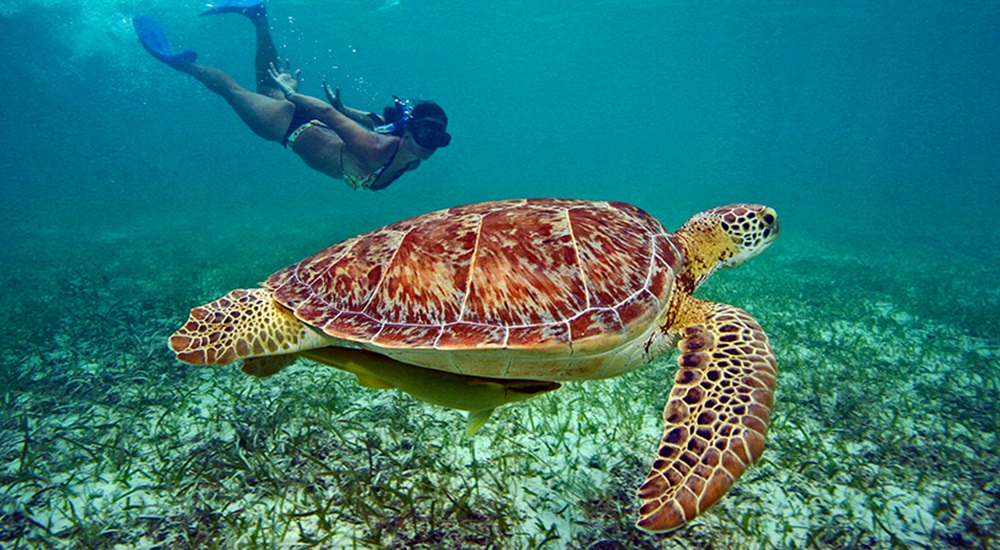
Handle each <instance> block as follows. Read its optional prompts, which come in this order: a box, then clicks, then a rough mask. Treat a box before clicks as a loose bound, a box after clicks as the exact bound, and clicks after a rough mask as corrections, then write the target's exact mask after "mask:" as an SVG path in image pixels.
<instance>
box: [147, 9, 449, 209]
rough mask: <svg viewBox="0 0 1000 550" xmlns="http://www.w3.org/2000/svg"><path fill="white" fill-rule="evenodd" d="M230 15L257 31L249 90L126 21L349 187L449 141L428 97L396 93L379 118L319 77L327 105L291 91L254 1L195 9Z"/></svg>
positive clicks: (384, 181) (155, 29) (253, 125)
mask: <svg viewBox="0 0 1000 550" xmlns="http://www.w3.org/2000/svg"><path fill="white" fill-rule="evenodd" d="M220 13H238V14H241V15H244V16H246V17H247V18H248V19H250V21H251V22H252V23H253V25H254V28H256V30H257V56H256V60H255V68H256V80H257V91H256V92H253V91H250V90H248V89H246V88H244V87H242V86H240V85H239V83H237V82H236V80H235V79H234V78H233V77H231V76H229V75H228V74H226V73H225V72H223V71H221V70H219V69H215V68H212V67H206V66H204V65H199V64H198V63H195V60H196V59H197V54H196V53H195V52H194V51H192V50H183V51H180V52H178V51H175V50H173V49H172V48H171V47H170V44H169V43H168V42H167V37H166V33H165V32H164V31H163V28H162V27H160V25H159V24H158V23H156V21H154V20H152V19H150V18H149V17H146V16H137V17H135V18H134V19H133V24H134V26H135V31H136V34H137V35H138V36H139V41H140V42H141V43H142V45H143V47H145V48H146V51H148V52H149V53H150V54H151V55H152V56H153V57H155V58H156V59H158V60H160V61H162V62H164V63H166V64H167V65H169V66H171V67H173V68H174V69H177V70H178V71H181V72H183V73H187V74H189V75H191V76H193V77H194V78H196V79H197V80H198V81H199V82H201V83H202V84H204V85H205V87H207V88H208V89H209V90H210V91H212V92H214V93H216V94H218V95H220V96H222V98H223V99H225V100H226V102H227V103H229V105H230V106H231V107H232V108H233V110H234V111H236V114H238V115H239V116H240V118H241V119H242V120H243V122H244V123H246V125H247V126H248V127H249V128H250V129H251V130H252V131H253V132H254V133H255V134H257V135H258V136H260V137H262V138H264V139H266V140H268V141H275V142H278V143H281V144H282V145H284V146H285V147H286V148H288V149H290V150H291V151H293V152H294V153H295V154H297V155H299V156H300V157H302V160H304V161H305V163H306V164H307V165H309V166H310V167H311V168H313V169H315V170H317V171H319V172H322V173H324V174H326V175H328V176H330V177H333V178H337V179H343V180H344V182H346V183H347V184H348V185H349V186H350V187H351V188H353V189H359V188H361V189H371V190H373V191H374V190H379V189H385V188H386V187H388V186H389V184H391V183H392V182H394V181H396V179H397V178H399V177H400V176H401V175H403V174H404V173H406V172H408V171H410V170H414V169H416V168H417V166H419V165H420V162H421V161H422V160H426V159H427V158H430V156H431V155H432V154H434V151H436V150H437V149H439V148H441V147H446V146H447V145H448V144H449V143H450V142H451V136H450V135H449V134H448V132H447V126H448V117H447V116H446V115H445V113H444V110H443V109H441V107H440V106H438V105H437V104H436V103H433V102H431V101H417V100H409V101H407V100H403V99H399V98H396V99H395V102H394V104H393V105H392V107H387V108H386V109H385V110H384V112H383V115H382V116H379V115H376V114H374V113H363V112H362V111H358V110H356V109H350V108H348V107H346V106H344V104H343V101H342V100H341V99H340V94H339V90H337V93H336V94H335V93H334V92H332V91H331V90H330V87H329V85H328V84H327V83H326V80H325V79H324V80H323V88H324V90H325V92H326V95H327V98H328V100H329V101H330V103H326V102H324V101H322V100H320V99H317V98H314V97H310V96H306V95H302V94H300V93H298V92H297V88H298V84H299V78H298V77H299V71H296V72H295V73H292V72H291V70H290V69H289V68H288V63H287V61H286V62H285V65H284V66H282V65H281V61H280V58H279V57H278V52H277V49H276V48H275V46H274V41H273V40H272V39H271V34H270V31H269V30H268V20H267V11H266V10H265V8H264V2H263V1H262V0H220V1H218V2H216V3H215V4H210V5H209V9H208V10H207V11H205V12H203V13H202V15H215V14H220Z"/></svg>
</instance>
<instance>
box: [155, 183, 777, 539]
mask: <svg viewBox="0 0 1000 550" xmlns="http://www.w3.org/2000/svg"><path fill="white" fill-rule="evenodd" d="M779 227H780V226H779V222H778V218H777V215H776V214H775V212H774V210H772V209H771V208H768V207H765V206H760V205H753V204H733V205H728V206H722V207H719V208H714V209H712V210H708V211H705V212H702V213H700V214H697V215H695V216H694V217H692V218H691V219H690V220H688V221H687V222H686V223H685V224H684V225H683V226H682V227H681V228H680V229H678V230H677V231H676V232H675V233H672V234H671V233H669V232H668V231H667V230H666V229H664V227H663V226H662V225H661V224H660V223H659V222H658V221H656V220H655V219H654V218H653V217H652V216H650V215H649V214H647V213H646V212H644V211H642V210H640V209H639V208H637V207H635V206H631V205H628V204H623V203H616V202H590V201H580V200H568V199H526V200H507V201H497V202H486V203H480V204H471V205H467V206H460V207H456V208H450V209H446V210H441V211H438V212H433V213H430V214H425V215H422V216H418V217H415V218H411V219H408V220H404V221H401V222H398V223H394V224H392V225H389V226H387V227H384V228H382V229H377V230H375V231H372V232H369V233H366V234H364V235H360V236H358V237H354V238H352V239H348V240H346V241H343V242H341V243H339V244H336V245H333V246H331V247H329V248H327V249H325V250H323V251H321V252H318V253H316V254H314V255H312V256H310V257H309V258H306V259H305V260H303V261H301V262H299V263H297V264H294V265H291V266H289V267H286V268H284V269H282V270H280V271H278V272H277V273H275V274H273V275H271V276H270V277H269V278H268V279H267V281H265V282H264V283H262V286H263V288H255V289H248V290H234V291H232V292H230V293H229V294H227V295H226V296H225V297H223V298H220V299H218V300H216V301H214V302H212V303H210V304H207V305H204V306H201V307H197V308H195V309H193V310H192V311H191V317H190V318H189V319H188V321H187V322H186V323H185V324H184V326H183V327H182V328H181V329H180V330H178V331H177V332H176V333H175V334H174V335H173V336H172V337H171V338H170V347H171V348H172V349H173V350H174V352H175V353H176V354H177V357H178V358H179V359H180V360H181V361H184V362H187V363H192V364H211V365H223V364H228V363H232V362H234V361H236V360H237V359H243V360H244V370H246V371H248V372H250V373H252V374H257V375H269V374H273V373H274V372H276V371H277V370H279V369H280V368H281V367H282V366H284V365H286V364H288V363H289V359H294V357H295V356H296V355H299V354H301V355H305V356H307V357H311V358H314V359H318V360H320V361H322V362H325V363H328V364H332V365H335V366H339V367H341V368H346V367H345V364H347V363H351V364H354V365H355V367H357V368H353V369H352V368H347V370H351V371H352V372H355V373H356V374H358V376H359V380H363V381H367V382H368V385H373V386H375V387H388V386H394V385H399V386H400V387H401V388H402V389H404V390H405V391H408V392H410V393H413V394H414V395H417V396H418V397H422V398H428V396H429V397H430V399H428V400H431V401H435V402H439V403H442V404H445V405H448V406H457V407H459V408H465V409H466V410H470V411H475V410H476V409H477V408H478V409H480V411H479V412H480V413H481V414H480V417H481V418H480V419H479V420H480V421H484V420H485V416H488V414H489V410H492V407H495V406H496V405H498V404H502V403H505V402H509V401H515V400H518V399H524V398H527V397H530V396H531V395H534V394H536V393H539V392H542V391H548V390H550V389H553V388H554V387H558V386H557V383H558V382H560V381H568V380H587V379H599V378H607V377H611V376H617V375H620V374H623V373H626V372H629V371H632V370H634V369H637V368H639V367H641V366H643V365H646V364H647V363H649V362H651V361H653V360H654V359H656V358H657V357H660V356H661V355H663V354H665V353H667V352H669V351H670V350H671V349H672V348H673V347H675V346H676V347H678V348H679V349H680V357H679V359H678V364H679V369H678V371H677V374H676V376H675V379H674V385H673V389H672V390H671V392H670V398H669V400H668V401H667V404H666V408H665V410H664V421H665V423H666V427H665V429H664V432H663V437H662V438H661V440H660V444H659V449H658V451H657V453H656V457H655V459H654V460H653V465H652V470H651V471H650V473H649V476H648V478H647V479H646V481H645V483H643V485H642V486H641V487H640V488H639V497H640V498H641V500H642V505H641V507H640V510H639V520H638V522H637V526H638V527H640V528H642V529H644V530H647V531H651V532H664V531H670V530H673V529H676V528H677V527H680V526H681V525H683V524H684V523H685V522H687V521H689V520H690V519H692V518H694V517H695V516H696V515H698V514H699V513H701V512H703V511H704V510H705V509H707V508H708V507H709V506H711V505H712V504H713V503H715V502H716V501H717V500H718V499H719V498H720V497H722V495H723V494H724V493H725V492H726V491H727V490H728V489H729V487H731V486H732V484H733V483H734V482H735V480H736V479H737V478H739V477H740V475H742V474H743V472H744V471H745V470H746V468H747V466H748V465H749V464H750V463H752V462H754V461H756V460H757V459H758V458H760V455H761V453H762V452H763V449H764V437H765V433H766V431H767V425H768V421H769V416H770V409H771V405H772V403H773V395H774V394H773V392H774V386H775V376H776V372H777V371H776V368H777V367H776V362H775V359H774V353H773V351H772V349H771V346H770V344H769V343H768V340H767V336H766V335H765V334H764V332H763V330H762V329H761V327H760V325H759V324H757V321H756V320H754V318H753V317H751V316H750V315H749V314H747V313H746V312H745V311H743V310H741V309H738V308H736V307H733V306H729V305H726V304H720V303H714V302H708V301H703V300H700V299H697V298H695V297H693V295H692V294H693V292H694V291H695V289H697V288H698V286H699V285H700V284H701V283H702V282H704V281H705V279H706V278H707V277H708V276H709V275H710V274H711V273H713V272H714V271H715V270H716V269H719V268H721V267H729V266H735V265H739V264H741V263H744V262H746V261H747V260H749V259H750V258H752V257H753V256H755V255H757V254H758V253H760V252H761V251H763V250H764V249H766V248H767V247H768V246H769V245H770V244H771V243H772V242H773V241H774V239H775V237H777V235H778V231H779ZM338 350H339V351H338ZM339 353H343V354H347V355H350V357H347V358H346V359H345V358H344V357H345V356H339V355H338V354H339ZM358 365H360V367H358ZM396 366H400V367H401V368H402V367H405V369H409V370H408V371H405V372H404V371H403V370H400V373H401V374H398V376H397V373H396V372H395V367H396ZM431 374H433V375H435V376H441V377H443V378H432V377H431V376H430V375H431ZM425 375H426V384H424V385H423V386H422V387H417V389H416V391H415V390H414V387H416V386H420V382H421V381H422V380H424V377H425ZM393 376H396V378H393ZM401 380H402V381H401ZM406 384H410V386H409V387H405V386H406ZM456 384H457V386H456ZM461 387H467V388H473V389H475V388H487V389H491V390H492V393H490V392H489V391H488V392H487V393H484V394H483V396H478V394H476V395H473V394H470V395H471V396H472V397H471V399H473V400H475V399H480V398H481V399H484V400H485V401H484V403H485V404H482V405H477V404H475V403H473V404H472V405H468V406H466V405H467V404H466V403H465V402H464V401H463V399H466V398H467V397H469V396H466V395H464V393H463V391H462V390H461V389H457V388H461ZM421 392H423V395H421ZM460 393H461V394H463V395H458V394H460ZM466 400H467V399H466ZM460 402H461V403H460ZM484 411H485V412H484Z"/></svg>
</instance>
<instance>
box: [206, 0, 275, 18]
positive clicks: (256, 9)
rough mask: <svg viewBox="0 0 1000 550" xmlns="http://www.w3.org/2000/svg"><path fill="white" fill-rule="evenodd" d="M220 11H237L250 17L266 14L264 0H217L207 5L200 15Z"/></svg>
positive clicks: (215, 13) (214, 13) (218, 12)
mask: <svg viewBox="0 0 1000 550" xmlns="http://www.w3.org/2000/svg"><path fill="white" fill-rule="evenodd" d="M220 13H238V14H240V15H245V16H247V17H249V18H250V19H253V18H255V17H261V16H265V15H267V10H266V9H265V8H264V0H217V1H215V2H212V3H211V4H209V5H208V9H207V10H205V11H203V12H201V15H218V14H220Z"/></svg>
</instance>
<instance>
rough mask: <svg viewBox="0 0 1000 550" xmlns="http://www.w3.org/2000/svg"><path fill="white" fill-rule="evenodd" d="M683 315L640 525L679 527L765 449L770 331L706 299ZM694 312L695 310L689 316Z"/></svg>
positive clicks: (772, 371) (771, 370)
mask: <svg viewBox="0 0 1000 550" xmlns="http://www.w3.org/2000/svg"><path fill="white" fill-rule="evenodd" d="M689 305H690V306H691V307H692V308H693V309H694V311H689V312H688V313H689V315H685V318H687V319H694V320H696V323H695V324H688V325H687V326H684V327H683V328H681V329H680V335H681V338H682V339H681V340H680V342H679V343H678V347H679V348H680V352H681V355H680V357H679V358H678V360H677V362H678V365H679V367H680V368H679V370H678V371H677V376H676V378H675V379H674V387H673V389H672V390H671V392H670V399H669V400H668V402H667V406H666V408H665V409H664V411H663V418H664V421H665V422H666V428H665V429H664V432H663V438H662V439H661V441H660V448H659V451H658V452H657V457H656V460H655V461H654V462H653V468H652V470H651V471H650V473H649V476H648V477H647V478H646V482H645V483H643V485H642V486H641V487H640V488H639V497H640V498H641V499H642V501H643V503H642V507H641V508H640V510H639V521H638V522H637V523H636V525H637V526H638V527H639V528H641V529H644V530H646V531H651V532H663V531H671V530H673V529H676V528H678V527H680V526H682V525H684V523H686V522H687V521H690V520H691V519H692V518H694V517H695V516H697V515H698V514H700V513H702V512H704V511H705V510H707V509H708V507H710V506H711V505H713V504H715V502H716V501H718V500H719V499H720V498H721V497H722V496H723V495H724V494H725V493H726V491H728V490H729V488H730V487H732V485H733V483H734V482H735V481H736V480H737V479H739V477H740V476H741V475H743V472H745V471H746V469H747V467H748V466H749V465H750V464H751V463H753V462H755V461H757V459H759V458H760V455H761V453H763V452H764V436H765V434H766V432H767V425H768V422H769V420H770V411H771V406H772V404H773V402H774V386H775V377H776V375H777V367H776V365H777V363H776V362H775V359H774V352H773V351H772V350H771V346H770V344H769V343H768V341H767V336H766V335H765V334H764V331H763V330H762V329H761V328H760V325H759V324H757V321H756V320H755V319H754V318H753V317H751V316H750V315H749V314H748V313H747V312H745V311H743V310H741V309H738V308H735V307H732V306H728V305H725V304H718V303H712V302H704V301H701V300H692V301H691V302H690V304H689ZM691 313H694V315H693V316H692V315H690V314H691Z"/></svg>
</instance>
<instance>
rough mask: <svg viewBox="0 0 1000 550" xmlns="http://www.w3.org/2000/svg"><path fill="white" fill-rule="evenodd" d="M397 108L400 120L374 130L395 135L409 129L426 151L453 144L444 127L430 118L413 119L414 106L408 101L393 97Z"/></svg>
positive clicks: (414, 139)
mask: <svg viewBox="0 0 1000 550" xmlns="http://www.w3.org/2000/svg"><path fill="white" fill-rule="evenodd" d="M392 97H393V101H394V103H395V108H396V109H398V110H399V111H400V112H402V114H403V115H402V118H400V119H399V120H397V121H395V122H392V123H389V124H384V125H382V126H376V127H375V128H373V130H374V131H375V132H377V133H379V134H394V133H396V132H397V131H400V130H405V129H407V128H409V129H410V130H411V132H412V134H413V141H416V142H417V145H419V146H421V147H423V148H424V149H438V148H440V147H447V146H448V144H449V143H451V135H450V134H449V133H448V132H447V131H445V128H444V125H443V124H441V123H440V122H438V121H436V120H434V119H430V118H420V119H416V120H415V119H414V118H413V110H414V105H412V103H411V102H410V100H408V99H400V98H398V97H396V96H392Z"/></svg>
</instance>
